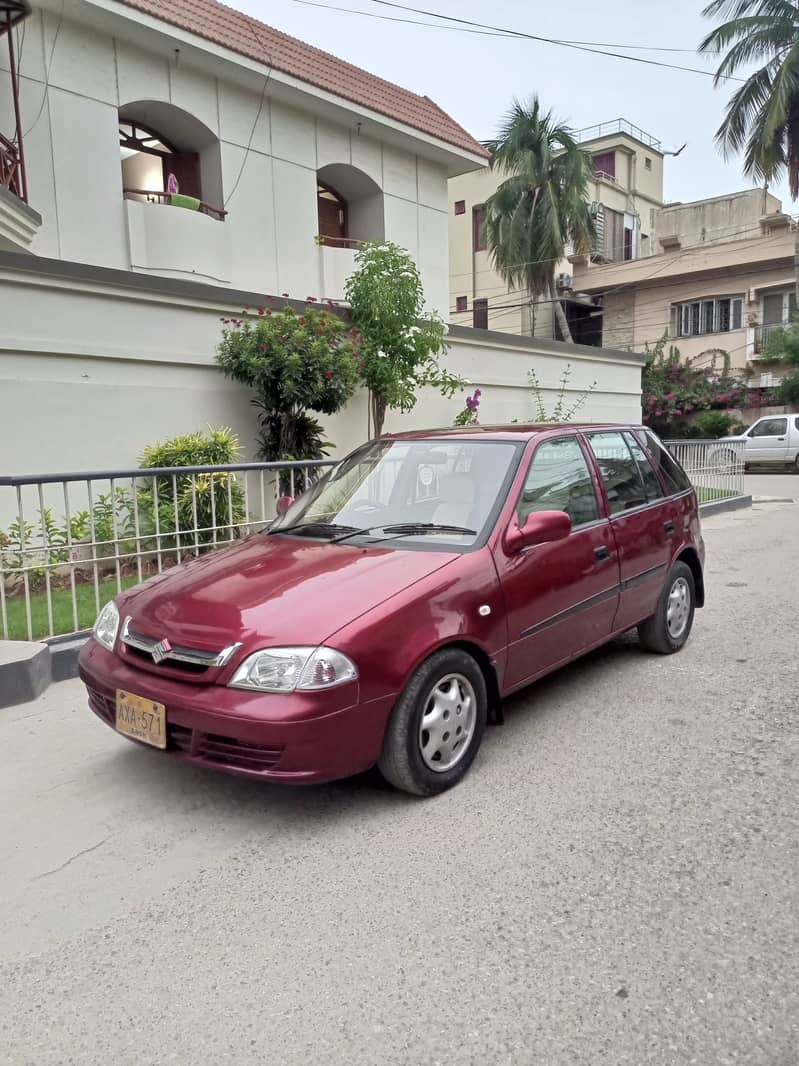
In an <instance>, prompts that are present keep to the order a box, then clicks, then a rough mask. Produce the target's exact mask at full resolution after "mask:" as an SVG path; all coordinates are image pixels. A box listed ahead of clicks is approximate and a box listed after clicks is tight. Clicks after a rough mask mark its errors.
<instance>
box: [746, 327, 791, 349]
mask: <svg viewBox="0 0 799 1066" xmlns="http://www.w3.org/2000/svg"><path fill="white" fill-rule="evenodd" d="M789 325H790V322H769V323H767V324H766V325H763V326H755V347H754V354H755V355H758V356H759V355H763V354H764V353H765V351H766V345H767V343H768V338H769V334H771V333H773V332H774V330H775V329H785V327H786V326H789Z"/></svg>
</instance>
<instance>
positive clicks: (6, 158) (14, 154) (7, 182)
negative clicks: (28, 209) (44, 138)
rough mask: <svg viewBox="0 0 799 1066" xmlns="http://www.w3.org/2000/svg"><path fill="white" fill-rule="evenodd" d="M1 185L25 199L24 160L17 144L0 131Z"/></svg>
mask: <svg viewBox="0 0 799 1066" xmlns="http://www.w3.org/2000/svg"><path fill="white" fill-rule="evenodd" d="M0 185H1V186H2V187H3V188H4V189H8V191H9V192H13V193H14V195H15V196H18V197H19V198H20V200H24V199H25V188H24V181H23V177H22V160H21V159H20V154H19V151H18V150H17V146H16V145H15V144H12V142H11V141H9V140H8V138H7V137H4V136H3V134H2V133H0Z"/></svg>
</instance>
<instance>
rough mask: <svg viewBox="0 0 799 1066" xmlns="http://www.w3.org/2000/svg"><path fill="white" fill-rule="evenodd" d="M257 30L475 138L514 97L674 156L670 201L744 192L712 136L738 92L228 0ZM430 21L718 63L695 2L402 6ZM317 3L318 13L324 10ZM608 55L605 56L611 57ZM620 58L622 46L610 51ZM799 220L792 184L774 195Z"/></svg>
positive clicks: (371, 7) (369, 2)
mask: <svg viewBox="0 0 799 1066" xmlns="http://www.w3.org/2000/svg"><path fill="white" fill-rule="evenodd" d="M228 2H229V3H231V2H232V4H233V5H234V6H236V7H238V8H239V9H240V10H243V11H246V12H247V13H248V14H251V15H254V16H255V17H256V18H259V19H260V20H261V21H262V22H266V23H268V24H269V25H270V26H274V27H276V28H277V29H280V30H283V31H285V32H286V33H290V34H292V35H293V36H295V37H299V38H300V39H301V40H304V41H307V42H309V43H310V44H314V45H317V46H318V47H320V48H324V49H325V51H327V52H332V53H333V54H334V55H337V56H339V57H340V58H342V59H346V60H348V61H349V62H351V63H355V64H357V65H358V66H360V67H363V68H364V69H365V70H368V71H370V72H372V73H374V74H379V75H380V76H381V77H383V78H387V79H388V80H389V81H393V82H396V83H397V84H398V85H402V86H403V87H405V88H406V89H411V90H412V91H413V92H416V93H419V94H421V95H427V96H429V97H431V98H432V99H433V100H434V101H435V102H436V103H437V104H438V105H439V106H440V107H442V108H443V109H444V110H445V111H447V112H448V113H449V114H450V115H451V116H452V117H453V118H454V119H456V120H457V121H458V122H459V123H460V124H461V125H462V126H463V127H464V128H465V129H467V130H468V131H469V132H470V133H471V134H472V135H473V136H474V137H476V138H477V139H478V140H486V139H488V138H490V137H492V136H493V135H494V133H495V131H496V128H497V124H498V121H499V119H500V118H501V116H502V115H503V113H504V112H505V111H506V110H507V108H508V107H509V105H510V103H511V101H512V100H513V98H514V97H519V98H521V99H525V98H528V97H530V96H531V95H532V94H533V93H537V94H538V96H539V98H540V99H541V102H542V104H543V105H544V106H546V107H547V108H551V109H552V110H553V111H554V113H555V115H556V117H557V118H558V119H561V120H562V121H564V122H566V123H567V124H568V125H570V126H572V127H573V128H575V129H580V128H583V127H586V126H593V125H595V124H596V123H599V122H606V121H609V120H611V119H616V118H626V119H628V120H629V121H630V122H632V123H633V124H634V125H636V126H639V127H640V128H641V129H643V130H645V131H646V132H647V133H649V134H651V135H652V136H653V137H655V138H657V139H658V140H660V141H661V142H662V145H663V148H664V149H666V150H674V149H676V148H679V147H680V146H681V145H682V144H685V143H686V142H687V147H686V148H685V150H684V151H683V152H682V154H681V155H680V156H678V157H677V158H674V157H670V156H667V157H666V160H665V179H664V182H665V189H664V196H665V200H666V201H667V202H671V201H678V200H679V201H683V202H685V201H688V200H698V199H702V198H704V197H708V196H721V195H723V194H725V193H731V192H737V191H739V190H741V189H745V188H748V187H750V185H751V183H750V182H749V181H747V179H746V178H744V176H743V173H742V170H741V165H740V161H739V160H738V159H731V160H729V161H727V162H725V161H724V159H723V158H722V156H721V155H720V153H719V151H718V150H717V148H716V146H715V144H714V134H715V132H716V130H717V129H718V127H719V124H720V123H721V121H722V118H723V115H724V107H725V104H726V102H727V100H728V98H729V96H730V94H731V92H732V91H733V90H734V88H735V85H734V83H727V85H722V86H720V87H719V88H718V89H714V87H713V79H712V78H711V77H708V76H706V75H704V74H693V73H689V72H683V71H679V70H668V69H662V68H659V67H655V66H649V65H645V64H643V63H637V62H629V61H626V60H623V59H614V58H611V57H608V56H602V55H593V54H588V53H586V52H581V51H576V50H573V49H570V48H564V47H560V46H556V45H551V44H545V43H539V42H535V41H521V40H511V39H508V38H505V37H496V36H479V35H476V34H472V33H461V32H453V31H452V30H450V29H439V28H426V27H422V26H415V25H404V24H402V23H399V22H390V21H382V20H380V19H376V18H367V17H364V16H363V15H359V14H348V13H344V12H341V11H332V10H330V11H328V10H324V7H326V6H339V7H345V8H354V9H358V10H359V11H368V12H371V13H372V14H379V15H383V16H388V17H394V18H409V19H420V20H423V21H430V22H432V21H434V20H433V19H432V18H428V19H425V18H424V16H421V15H416V14H411V13H407V12H403V11H399V10H396V9H394V8H391V7H387V6H382V5H380V4H377V3H375V2H374V0H315V3H318V4H319V5H320V6H318V7H317V6H307V5H305V4H302V3H299V2H298V0H271V2H268V3H267V2H265V0H228ZM397 2H399V3H402V4H405V5H409V6H413V7H416V8H424V9H425V10H428V11H431V12H437V13H440V14H445V15H450V16H453V17H457V18H461V19H471V20H474V21H476V22H481V23H490V24H491V25H493V26H498V27H502V28H508V29H514V30H522V31H523V32H526V33H532V34H536V35H539V36H544V37H551V38H557V39H559V40H569V41H579V42H598V43H600V44H604V45H610V46H619V45H637V46H642V45H647V46H656V47H658V48H674V49H685V51H675V52H663V51H660V52H659V51H643V50H640V49H639V50H634V51H633V50H624V51H625V53H626V54H629V55H633V56H637V57H640V58H646V59H653V60H658V61H663V62H669V63H676V64H678V65H681V66H686V67H697V68H700V69H702V70H706V71H712V70H713V69H714V66H715V62H716V60H715V59H706V58H703V57H700V56H698V55H697V54H696V51H695V50H696V46H697V44H698V42H699V41H700V40H701V39H702V37H703V36H704V35H705V34H706V33H707V32H709V30H710V29H712V28H713V25H714V23H713V22H711V21H709V20H707V19H705V18H703V17H702V14H701V11H702V7H703V6H704V4H703V3H702V0H698V2H695V0H644V2H643V3H638V4H635V3H633V2H632V0H603V2H602V3H598V2H597V0H560V2H559V3H551V2H548V3H546V4H545V3H542V2H541V0H531V2H525V0H493V2H492V3H491V4H487V3H485V2H484V0H483V2H478V0H397ZM322 5H323V6H322ZM609 50H610V51H613V50H614V49H613V48H612V47H611V48H610V49H609ZM617 50H619V51H621V50H622V49H619V48H617ZM771 191H772V192H773V193H774V194H775V195H776V196H778V197H780V198H781V199H782V203H783V208H784V209H786V210H789V211H795V210H796V208H794V207H793V205H792V204H791V201H790V198H789V196H788V191H787V185H786V184H785V183H781V184H780V185H779V186H775V187H773V188H772V190H771Z"/></svg>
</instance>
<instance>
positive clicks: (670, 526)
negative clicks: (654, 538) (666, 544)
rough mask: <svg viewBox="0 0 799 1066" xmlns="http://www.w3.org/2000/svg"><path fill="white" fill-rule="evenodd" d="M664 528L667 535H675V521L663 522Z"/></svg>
mask: <svg viewBox="0 0 799 1066" xmlns="http://www.w3.org/2000/svg"><path fill="white" fill-rule="evenodd" d="M663 529H664V531H665V533H666V536H668V537H673V536H674V523H673V522H671V521H669V522H664V523H663Z"/></svg>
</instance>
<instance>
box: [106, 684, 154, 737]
mask: <svg viewBox="0 0 799 1066" xmlns="http://www.w3.org/2000/svg"><path fill="white" fill-rule="evenodd" d="M116 726H117V731H118V732H120V733H124V734H125V736H126V737H133V739H134V740H141V741H142V742H143V743H144V744H152V745H153V747H154V748H165V747H166V707H165V706H164V705H163V703H154V702H153V700H148V699H146V698H145V697H144V696H136V695H134V693H132V692H123V691H122V689H121V688H118V689H117V717H116Z"/></svg>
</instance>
